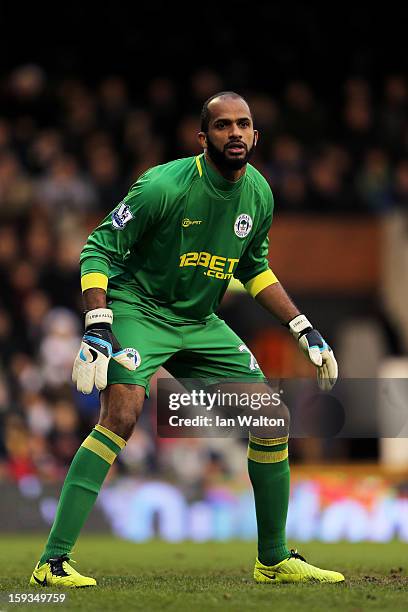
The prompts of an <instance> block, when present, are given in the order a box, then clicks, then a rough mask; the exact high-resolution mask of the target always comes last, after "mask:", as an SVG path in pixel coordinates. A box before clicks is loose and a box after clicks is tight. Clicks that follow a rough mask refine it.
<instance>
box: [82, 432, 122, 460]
mask: <svg viewBox="0 0 408 612" xmlns="http://www.w3.org/2000/svg"><path fill="white" fill-rule="evenodd" d="M81 446H83V447H84V448H87V449H88V450H89V451H91V452H92V453H95V455H98V456H99V457H100V458H101V459H103V460H104V461H106V463H109V465H112V463H113V462H114V461H115V459H116V453H114V452H113V450H111V449H110V448H109V447H108V446H106V445H105V444H103V442H100V441H99V440H96V439H95V438H92V437H91V436H88V437H87V438H86V440H84V441H83V442H82V444H81Z"/></svg>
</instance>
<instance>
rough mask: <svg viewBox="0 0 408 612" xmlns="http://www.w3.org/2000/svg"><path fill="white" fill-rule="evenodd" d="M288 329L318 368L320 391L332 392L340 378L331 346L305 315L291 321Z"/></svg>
mask: <svg viewBox="0 0 408 612" xmlns="http://www.w3.org/2000/svg"><path fill="white" fill-rule="evenodd" d="M288 327H289V329H290V333H291V334H292V336H293V337H294V338H296V340H297V341H298V342H299V345H300V348H301V349H302V351H303V352H304V353H305V355H306V357H308V358H309V359H310V361H311V362H312V363H313V365H315V366H316V367H317V382H318V385H319V387H320V389H322V390H323V391H330V389H332V388H333V387H334V385H335V384H336V380H337V376H338V368H337V361H336V360H335V358H334V355H333V351H332V350H331V348H330V346H329V345H328V344H327V342H326V341H325V340H324V339H323V338H322V336H321V335H320V333H319V332H318V331H317V329H314V328H313V326H312V325H311V323H310V322H309V321H308V320H307V319H306V317H305V316H304V315H298V316H297V317H295V318H294V319H292V320H291V321H289V323H288Z"/></svg>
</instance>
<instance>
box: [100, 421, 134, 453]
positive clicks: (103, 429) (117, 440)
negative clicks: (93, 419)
mask: <svg viewBox="0 0 408 612" xmlns="http://www.w3.org/2000/svg"><path fill="white" fill-rule="evenodd" d="M94 429H96V431H99V432H100V433H101V434H103V435H104V436H106V437H107V438H109V439H110V440H112V442H114V443H115V444H117V445H118V446H119V448H120V450H123V449H124V448H125V446H126V440H124V439H123V438H121V437H120V436H118V434H115V432H113V431H111V430H110V429H107V428H106V427H104V426H103V425H95V427H94Z"/></svg>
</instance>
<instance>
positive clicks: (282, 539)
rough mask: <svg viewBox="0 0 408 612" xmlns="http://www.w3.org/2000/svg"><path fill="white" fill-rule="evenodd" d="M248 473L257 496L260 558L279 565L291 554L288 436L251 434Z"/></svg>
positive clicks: (265, 561) (266, 562)
mask: <svg viewBox="0 0 408 612" xmlns="http://www.w3.org/2000/svg"><path fill="white" fill-rule="evenodd" d="M248 473H249V478H250V479H251V483H252V487H253V489H254V496H255V508H256V521H257V524H258V559H259V561H260V562H261V563H263V564H264V565H276V563H279V562H280V561H283V559H285V558H286V557H288V556H289V550H288V548H287V545H286V533H285V529H286V517H287V513H288V503H289V462H288V438H287V436H286V437H285V438H275V439H264V438H257V437H255V436H253V435H252V434H250V436H249V445H248Z"/></svg>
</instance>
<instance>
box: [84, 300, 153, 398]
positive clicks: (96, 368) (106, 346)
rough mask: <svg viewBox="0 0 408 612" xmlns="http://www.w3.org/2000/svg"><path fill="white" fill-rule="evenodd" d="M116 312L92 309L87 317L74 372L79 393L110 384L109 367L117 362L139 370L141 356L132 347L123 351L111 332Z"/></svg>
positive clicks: (99, 388) (129, 368)
mask: <svg viewBox="0 0 408 612" xmlns="http://www.w3.org/2000/svg"><path fill="white" fill-rule="evenodd" d="M112 322H113V312H112V311H111V310H110V309H109V308H96V309H95V310H90V311H89V312H87V313H86V316H85V334H84V336H83V338H82V343H81V347H80V349H79V353H78V355H77V356H76V358H75V361H74V367H73V370H72V381H73V382H74V383H76V386H77V389H78V391H81V392H82V393H91V392H92V389H93V387H94V385H95V386H96V388H97V389H98V390H99V391H102V389H105V387H106V385H107V377H108V366H109V361H110V359H111V358H112V359H114V360H115V361H117V362H118V363H120V365H122V366H123V367H125V368H126V369H127V370H131V371H133V370H136V368H137V367H139V365H140V361H141V359H140V355H139V353H138V352H137V351H136V350H135V349H133V348H126V349H122V348H121V346H120V345H119V342H118V341H117V339H116V338H115V336H114V335H113V333H112V327H111V326H112Z"/></svg>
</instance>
